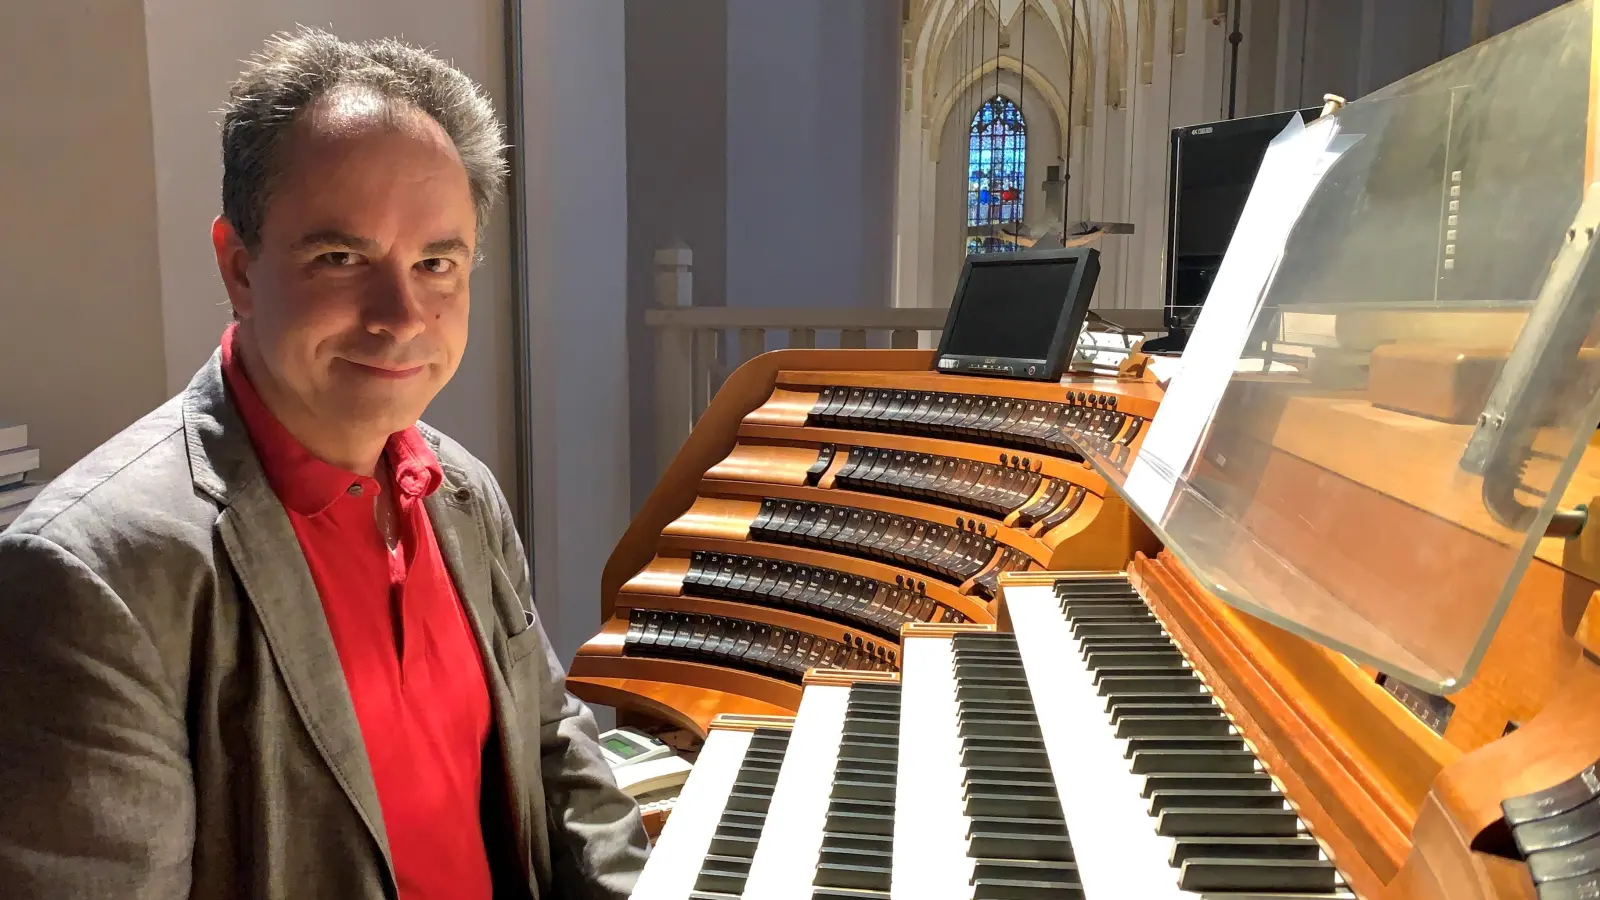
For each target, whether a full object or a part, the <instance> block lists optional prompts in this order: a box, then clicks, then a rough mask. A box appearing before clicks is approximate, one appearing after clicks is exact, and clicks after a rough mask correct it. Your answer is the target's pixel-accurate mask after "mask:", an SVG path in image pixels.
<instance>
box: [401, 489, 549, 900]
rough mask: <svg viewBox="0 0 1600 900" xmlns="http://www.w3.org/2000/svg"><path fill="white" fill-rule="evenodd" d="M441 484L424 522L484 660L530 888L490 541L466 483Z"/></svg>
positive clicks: (515, 730) (516, 738) (518, 740)
mask: <svg viewBox="0 0 1600 900" xmlns="http://www.w3.org/2000/svg"><path fill="white" fill-rule="evenodd" d="M444 471H445V480H444V483H443V484H441V485H440V486H439V489H438V490H437V491H434V492H433V494H431V495H430V496H429V497H428V498H427V500H426V501H424V505H425V506H426V507H427V509H428V520H429V522H430V523H431V524H432V525H433V532H434V536H435V537H436V538H437V539H438V542H439V554H440V555H441V556H442V557H444V562H445V567H446V568H448V569H449V570H450V576H451V578H452V579H454V581H455V585H456V592H457V593H459V594H460V595H461V601H462V606H463V608H465V609H466V612H467V618H468V619H469V620H470V621H471V623H472V633H473V636H474V637H475V638H477V641H478V652H479V653H480V654H482V657H483V673H484V677H485V678H486V679H487V680H488V684H489V701H490V705H491V706H492V708H493V713H494V721H495V725H496V727H495V733H496V734H497V735H499V739H500V757H501V760H502V763H503V764H504V766H505V776H506V786H507V787H508V788H509V789H510V791H511V796H510V797H508V798H507V801H508V802H509V803H510V804H511V812H512V816H513V820H514V821H515V823H516V829H517V856H518V862H519V863H520V864H521V866H522V868H523V872H524V874H526V875H527V876H528V878H529V884H532V883H533V882H532V876H533V860H532V857H530V856H529V841H528V836H529V818H528V816H529V810H528V809H527V803H526V799H527V797H528V792H527V790H526V788H525V782H526V779H527V773H526V772H524V771H523V770H522V765H521V761H522V759H523V753H522V742H523V734H522V727H521V721H520V720H519V718H518V716H517V712H516V705H515V703H514V702H513V701H512V698H511V688H510V686H509V685H508V684H507V683H506V678H505V673H504V672H503V671H502V669H501V665H502V664H503V662H504V660H505V654H506V648H505V646H504V645H505V641H506V637H505V632H504V629H503V628H496V627H495V622H496V616H495V602H494V595H493V591H494V583H493V577H492V575H491V573H490V568H489V567H490V565H491V563H490V555H489V547H488V538H487V536H486V535H485V534H484V530H483V529H484V526H483V523H482V521H481V520H480V518H479V517H478V516H477V515H475V514H474V511H473V504H474V498H473V496H472V492H471V489H470V488H468V487H467V486H466V479H465V478H464V477H462V476H461V474H460V473H458V472H455V471H454V470H453V469H452V468H450V467H448V466H447V467H445V470H444Z"/></svg>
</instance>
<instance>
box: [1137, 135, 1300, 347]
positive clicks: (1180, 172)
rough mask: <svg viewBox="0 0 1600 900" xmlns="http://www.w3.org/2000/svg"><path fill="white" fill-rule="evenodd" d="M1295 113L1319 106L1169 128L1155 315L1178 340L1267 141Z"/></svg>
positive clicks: (1201, 299)
mask: <svg viewBox="0 0 1600 900" xmlns="http://www.w3.org/2000/svg"><path fill="white" fill-rule="evenodd" d="M1296 112H1298V113H1299V114H1300V117H1301V119H1303V120H1305V121H1307V122H1310V121H1311V120H1312V119H1315V118H1317V117H1318V116H1319V115H1321V114H1322V108H1321V107H1319V106H1313V107H1308V108H1306V109H1301V110H1289V111H1288V112H1276V113H1268V114H1266V115H1261V116H1249V117H1247V118H1243V119H1230V120H1228V121H1224V122H1207V123H1204V124H1201V125H1187V126H1184V127H1182V128H1174V129H1172V141H1171V148H1170V155H1169V157H1168V171H1167V198H1168V203H1167V253H1166V263H1167V266H1166V279H1165V281H1166V285H1165V287H1166V303H1165V307H1166V309H1165V314H1164V315H1163V319H1164V321H1165V324H1166V328H1167V331H1168V333H1169V336H1170V337H1171V339H1172V340H1175V341H1177V342H1180V343H1181V342H1182V341H1183V340H1185V339H1186V338H1187V336H1188V333H1189V331H1190V330H1191V329H1193V328H1194V323H1195V320H1196V319H1197V318H1199V316H1200V307H1201V306H1202V305H1203V304H1204V303H1205V300H1206V294H1207V293H1208V292H1209V291H1210V290H1211V282H1212V281H1214V280H1215V279H1216V276H1217V271H1218V270H1219V269H1220V268H1222V257H1223V255H1224V254H1226V253H1227V252H1228V242H1229V241H1230V240H1232V239H1233V230H1234V228H1235V227H1237V226H1238V224H1239V216H1240V215H1241V214H1242V213H1243V212H1244V204H1245V200H1246V199H1248V198H1249V196H1250V187H1251V186H1252V185H1253V184H1254V183H1255V180H1256V173H1257V172H1259V171H1260V169H1261V161H1262V159H1264V158H1265V157H1266V155H1267V145H1268V144H1270V143H1272V139H1273V138H1275V137H1277V136H1278V134H1279V133H1280V132H1282V131H1283V128H1284V126H1285V125H1287V124H1289V119H1290V117H1291V116H1293V115H1294V114H1295V113H1296Z"/></svg>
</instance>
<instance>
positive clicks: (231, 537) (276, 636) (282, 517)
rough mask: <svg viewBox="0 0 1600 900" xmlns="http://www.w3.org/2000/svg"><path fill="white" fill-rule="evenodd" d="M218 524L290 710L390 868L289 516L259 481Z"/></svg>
mask: <svg viewBox="0 0 1600 900" xmlns="http://www.w3.org/2000/svg"><path fill="white" fill-rule="evenodd" d="M218 525H219V527H220V528H221V531H222V541H223V544H224V546H226V547H227V549H228V557H229V560H230V562H232V564H233V569H234V572H235V573H236V574H237V575H238V577H239V581H240V582H241V583H242V584H243V585H244V590H245V593H246V594H247V595H249V597H250V603H251V605H252V606H253V607H254V608H255V611H256V615H257V617H258V618H259V619H260V620H261V629H262V631H263V632H264V633H265V634H266V637H267V643H268V645H269V646H270V647H271V650H272V656H273V658H274V659H275V660H276V661H277V664H278V671H279V673H280V674H282V676H283V681H284V685H285V687H286V688H287V689H288V692H289V696H290V698H291V699H292V700H293V702H294V707H295V709H296V711H298V712H299V713H300V718H301V720H302V721H303V722H304V723H305V726H306V729H307V730H308V731H310V732H311V738H312V742H313V743H315V744H316V746H317V749H318V750H320V751H321V752H322V757H323V759H324V760H325V761H326V762H327V764H328V766H329V768H331V769H332V770H333V774H334V776H335V777H336V778H338V780H339V785H340V786H341V787H343V788H344V792H345V794H346V795H347V796H348V797H349V798H350V802H351V803H353V804H355V807H356V811H357V812H358V813H360V815H361V818H362V820H363V821H364V822H365V823H366V825H367V828H368V829H369V830H370V831H371V832H372V836H373V839H374V840H376V841H377V842H378V847H379V849H380V850H381V851H382V853H383V858H384V861H385V863H387V864H389V866H390V870H391V871H393V860H392V859H391V858H390V856H389V839H388V835H387V834H386V833H385V831H384V827H383V809H382V807H380V806H379V805H378V789H377V787H376V785H375V784H374V782H373V779H372V766H371V764H370V763H369V762H368V760H367V749H366V745H365V743H364V742H363V740H362V737H361V724H360V722H359V721H358V720H357V719H356V711H355V705H354V703H352V702H351V700H350V689H349V686H348V685H347V684H346V682H345V678H344V670H343V669H342V668H341V667H340V664H339V653H338V650H337V649H336V648H335V647H334V644H333V635H332V633H331V632H329V630H328V620H327V617H326V615H324V613H323V611H322V600H321V598H320V596H319V595H318V594H317V586H316V584H315V583H314V582H313V581H312V580H311V571H310V569H309V568H308V567H307V566H306V562H305V557H304V556H303V555H302V554H301V551H300V542H299V540H298V539H297V538H296V537H295V534H294V529H293V528H292V527H291V526H290V525H289V518H288V516H287V515H286V514H285V513H284V511H283V507H282V506H281V505H280V504H279V503H278V499H277V497H276V496H274V495H273V493H272V489H271V488H270V487H269V486H268V484H267V482H266V479H265V478H263V479H260V480H258V481H257V482H256V483H255V484H253V485H251V486H250V487H248V488H246V489H245V490H244V491H243V492H241V493H240V494H238V495H237V496H236V497H235V499H234V502H233V504H232V505H230V506H229V507H228V508H227V509H225V510H223V512H222V516H221V518H220V519H219V520H218Z"/></svg>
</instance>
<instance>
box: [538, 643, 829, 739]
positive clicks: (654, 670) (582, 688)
mask: <svg viewBox="0 0 1600 900" xmlns="http://www.w3.org/2000/svg"><path fill="white" fill-rule="evenodd" d="M567 689H568V690H570V691H572V693H574V694H576V695H577V696H578V697H580V698H582V699H583V700H585V701H587V702H589V703H597V704H600V705H602V706H615V707H619V708H625V709H636V710H641V711H643V712H647V713H650V714H652V715H654V716H657V717H659V718H661V719H663V720H665V721H667V722H670V723H671V724H673V725H675V726H677V727H679V728H687V729H689V730H691V731H693V732H694V733H695V735H696V736H698V737H702V738H703V737H705V734H706V729H707V728H709V727H710V726H711V719H712V718H713V717H715V716H716V715H717V714H718V713H738V714H749V715H762V716H792V715H794V713H795V711H796V710H798V709H799V708H800V686H799V685H797V684H791V683H789V682H787V681H779V680H778V679H776V678H768V677H766V676H765V675H756V674H754V673H750V672H741V671H739V670H737V669H725V668H722V667H721V666H709V665H704V664H701V663H696V662H687V661H684V660H674V659H648V658H644V657H617V656H585V655H583V654H582V653H580V654H579V655H578V656H577V657H575V658H574V659H573V660H572V669H571V670H570V672H569V673H568V675H567Z"/></svg>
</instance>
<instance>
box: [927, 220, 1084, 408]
mask: <svg viewBox="0 0 1600 900" xmlns="http://www.w3.org/2000/svg"><path fill="white" fill-rule="evenodd" d="M1099 277H1100V251H1098V250H1096V249H1094V248H1093V247H1071V248H1066V249H1058V250H1033V251H1027V252H1021V253H985V254H981V255H974V256H969V257H967V262H966V265H965V266H964V267H963V268H962V270H961V280H960V281H959V282H957V284H956V294H955V298H954V299H952V300H951V301H950V313H949V315H948V316H947V317H946V319H945V326H944V333H943V334H942V335H941V336H940V338H939V351H938V354H937V355H936V356H935V362H934V366H935V368H937V369H938V371H940V372H946V373H950V374H960V375H987V376H990V377H999V378H1025V379H1035V380H1039V381H1053V380H1055V379H1058V378H1060V377H1061V373H1062V372H1064V371H1065V370H1066V364H1067V360H1069V359H1070V358H1071V356H1072V350H1073V347H1075V346H1076V345H1077V341H1078V333H1079V332H1081V331H1082V330H1083V320H1084V317H1085V316H1086V315H1087V314H1088V311H1089V301H1090V299H1091V298H1092V297H1093V296H1094V286H1095V282H1096V281H1097V280H1098V279H1099Z"/></svg>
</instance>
